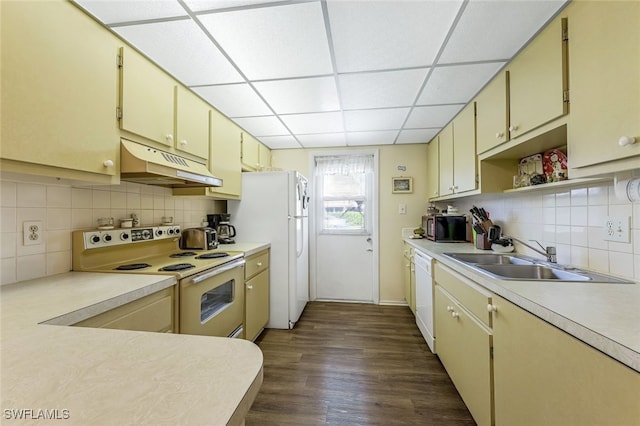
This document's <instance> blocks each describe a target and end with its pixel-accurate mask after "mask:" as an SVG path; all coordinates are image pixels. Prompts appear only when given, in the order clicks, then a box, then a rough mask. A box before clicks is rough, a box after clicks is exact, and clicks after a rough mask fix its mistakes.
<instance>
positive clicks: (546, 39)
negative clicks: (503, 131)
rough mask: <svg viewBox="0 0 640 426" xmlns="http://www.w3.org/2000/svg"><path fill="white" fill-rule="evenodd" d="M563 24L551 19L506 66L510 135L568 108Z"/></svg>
mask: <svg viewBox="0 0 640 426" xmlns="http://www.w3.org/2000/svg"><path fill="white" fill-rule="evenodd" d="M566 25H567V21H566V18H561V17H558V18H556V19H554V20H553V21H552V22H551V23H550V24H549V25H548V26H547V27H546V28H545V29H544V30H543V31H542V32H541V33H540V34H539V35H538V36H537V37H536V38H535V39H534V40H533V41H531V43H529V45H527V47H525V49H524V50H523V51H522V52H521V53H520V54H518V56H516V58H515V59H514V60H513V61H512V62H511V64H510V65H509V67H508V75H507V78H508V80H509V110H510V123H509V129H508V130H509V132H510V137H511V139H514V138H516V137H518V136H520V135H522V134H524V133H526V132H528V131H530V130H532V129H535V128H536V127H539V126H541V125H543V124H545V123H547V122H549V121H551V120H554V119H556V118H558V117H560V116H562V115H563V114H566V112H567V108H568V106H567V103H566V102H564V91H565V90H566V88H567V78H566V75H567V73H566V68H567V61H566V56H565V53H566V43H567V42H566V40H564V39H565V36H564V35H565V34H566V33H565V32H564V29H565V28H566Z"/></svg>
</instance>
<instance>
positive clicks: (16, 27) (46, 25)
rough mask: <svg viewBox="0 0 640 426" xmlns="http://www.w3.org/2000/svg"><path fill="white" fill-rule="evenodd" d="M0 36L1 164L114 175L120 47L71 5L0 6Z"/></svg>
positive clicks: (117, 151)
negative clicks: (0, 57)
mask: <svg viewBox="0 0 640 426" xmlns="http://www.w3.org/2000/svg"><path fill="white" fill-rule="evenodd" d="M1 31H2V33H1V34H2V49H1V51H2V52H1V55H2V59H1V61H2V73H1V78H2V106H1V108H2V114H1V117H2V118H1V120H2V124H1V140H2V154H1V155H2V158H4V159H9V160H16V161H21V162H27V163H35V164H39V165H45V166H53V167H59V168H65V169H71V170H80V171H85V172H91V173H97V174H101V175H116V173H117V170H119V166H118V163H119V152H120V151H119V146H120V140H119V130H118V126H117V120H116V119H115V117H116V115H115V114H116V106H117V102H116V101H117V79H118V70H117V67H116V62H115V60H116V57H117V54H118V47H119V45H120V43H121V42H119V40H118V39H117V38H116V37H115V36H113V35H112V34H111V33H109V31H107V30H106V29H104V28H103V27H102V26H101V25H99V24H98V23H96V22H95V21H93V20H92V19H90V18H89V17H87V16H86V15H85V14H84V13H83V12H81V11H80V10H79V9H78V8H76V7H75V6H73V4H71V3H68V2H2V24H1ZM79 34H81V35H82V36H79ZM107 160H111V161H112V162H113V165H112V166H105V165H104V162H105V161H107Z"/></svg>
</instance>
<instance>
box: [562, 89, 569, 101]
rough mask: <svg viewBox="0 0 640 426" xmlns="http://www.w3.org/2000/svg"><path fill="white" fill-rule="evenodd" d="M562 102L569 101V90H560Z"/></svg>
mask: <svg viewBox="0 0 640 426" xmlns="http://www.w3.org/2000/svg"><path fill="white" fill-rule="evenodd" d="M562 102H569V90H563V91H562Z"/></svg>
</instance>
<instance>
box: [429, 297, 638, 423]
mask: <svg viewBox="0 0 640 426" xmlns="http://www.w3.org/2000/svg"><path fill="white" fill-rule="evenodd" d="M493 305H494V306H495V308H496V310H497V311H496V313H495V314H494V320H493V331H494V337H493V348H494V387H495V416H496V425H521V426H527V425H566V426H570V425H576V426H586V425H594V426H595V425H638V424H640V373H638V372H636V371H633V370H632V369H630V368H629V367H627V366H625V365H623V364H621V363H619V362H618V361H616V360H614V359H612V358H610V357H608V356H606V355H604V354H603V353H601V352H599V351H598V350H596V349H594V348H592V347H591V346H588V345H586V344H585V343H583V342H581V341H579V340H578V339H576V338H574V337H573V336H570V335H568V334H567V333H565V332H563V331H561V330H559V329H557V328H555V327H554V326H552V325H550V324H548V323H546V322H545V321H543V320H541V319H539V318H537V317H536V316H534V315H532V314H530V313H528V312H526V311H524V310H523V309H521V308H519V307H517V306H515V305H513V304H512V303H510V302H508V301H506V300H504V299H502V298H500V297H495V298H494V302H493ZM438 339H440V336H438ZM438 342H440V340H438ZM439 348H440V347H438V349H439Z"/></svg>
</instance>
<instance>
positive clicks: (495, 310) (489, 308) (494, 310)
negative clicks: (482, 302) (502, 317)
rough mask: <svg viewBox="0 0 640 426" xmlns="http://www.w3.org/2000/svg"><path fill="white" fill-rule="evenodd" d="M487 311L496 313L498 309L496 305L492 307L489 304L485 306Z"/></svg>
mask: <svg viewBox="0 0 640 426" xmlns="http://www.w3.org/2000/svg"><path fill="white" fill-rule="evenodd" d="M487 311H488V312H498V307H497V306H496V305H492V304H491V303H489V304H488V305H487Z"/></svg>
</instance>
